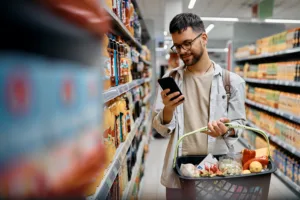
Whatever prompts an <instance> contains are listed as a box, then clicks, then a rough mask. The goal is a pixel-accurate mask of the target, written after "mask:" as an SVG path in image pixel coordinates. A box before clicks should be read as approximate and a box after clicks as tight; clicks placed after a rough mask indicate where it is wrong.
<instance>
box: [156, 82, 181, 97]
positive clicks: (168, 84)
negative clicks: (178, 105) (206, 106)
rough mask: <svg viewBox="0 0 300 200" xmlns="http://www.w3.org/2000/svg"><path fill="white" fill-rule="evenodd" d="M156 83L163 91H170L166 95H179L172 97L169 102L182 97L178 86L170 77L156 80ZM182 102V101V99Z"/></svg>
mask: <svg viewBox="0 0 300 200" xmlns="http://www.w3.org/2000/svg"><path fill="white" fill-rule="evenodd" d="M158 83H159V85H160V86H161V88H162V89H163V90H165V89H170V92H168V94H167V95H169V94H172V93H174V92H179V93H180V94H179V95H178V96H176V97H173V98H172V99H171V100H174V99H176V98H177V97H179V96H180V95H182V92H181V91H180V89H179V87H178V85H177V84H176V82H175V80H174V79H173V78H172V77H166V78H161V79H158ZM182 100H184V99H182Z"/></svg>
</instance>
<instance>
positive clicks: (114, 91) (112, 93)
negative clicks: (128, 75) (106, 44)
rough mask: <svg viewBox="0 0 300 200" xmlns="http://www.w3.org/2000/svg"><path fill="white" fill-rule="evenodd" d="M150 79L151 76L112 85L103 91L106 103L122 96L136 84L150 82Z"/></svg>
mask: <svg viewBox="0 0 300 200" xmlns="http://www.w3.org/2000/svg"><path fill="white" fill-rule="evenodd" d="M150 81H151V78H143V79H138V80H134V81H132V82H130V83H126V84H123V85H119V86H116V87H112V88H110V89H109V90H107V91H105V92H104V93H103V99H104V103H105V102H108V101H110V100H112V99H114V98H116V97H118V96H120V95H121V94H124V93H126V92H128V91H130V90H131V89H132V88H134V87H136V86H139V85H142V84H143V83H146V82H150Z"/></svg>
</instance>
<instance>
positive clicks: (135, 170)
mask: <svg viewBox="0 0 300 200" xmlns="http://www.w3.org/2000/svg"><path fill="white" fill-rule="evenodd" d="M145 143H146V141H145V138H144V137H143V139H142V142H141V144H140V146H139V149H138V152H137V160H136V162H135V165H134V167H133V170H132V175H131V180H130V182H129V183H128V185H127V188H126V189H125V192H124V194H123V197H122V199H123V200H126V199H128V195H129V194H130V192H131V191H132V187H133V185H134V183H135V179H136V176H137V174H138V171H139V168H140V166H141V162H142V156H143V153H144V147H145Z"/></svg>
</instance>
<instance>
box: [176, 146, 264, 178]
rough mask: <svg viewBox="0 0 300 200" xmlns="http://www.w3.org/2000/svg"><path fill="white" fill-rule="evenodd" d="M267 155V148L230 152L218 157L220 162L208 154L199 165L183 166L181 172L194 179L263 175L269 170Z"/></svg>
mask: <svg viewBox="0 0 300 200" xmlns="http://www.w3.org/2000/svg"><path fill="white" fill-rule="evenodd" d="M267 155H268V154H267V149H266V148H264V149H257V150H250V149H244V150H243V151H242V152H237V153H232V152H230V153H228V154H227V155H224V156H221V157H218V160H217V158H215V157H214V156H213V155H212V154H208V155H207V156H206V157H205V158H204V159H203V160H202V161H201V163H199V165H194V164H191V163H187V164H181V166H180V171H181V173H182V175H183V176H186V177H192V178H197V177H215V176H236V175H245V174H251V173H261V172H264V171H265V170H267V165H268V163H269V158H268V156H267Z"/></svg>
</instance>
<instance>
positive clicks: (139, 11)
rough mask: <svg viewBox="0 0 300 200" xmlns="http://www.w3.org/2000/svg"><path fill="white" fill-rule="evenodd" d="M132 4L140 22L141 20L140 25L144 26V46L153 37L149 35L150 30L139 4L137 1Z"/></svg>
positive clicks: (134, 0)
mask: <svg viewBox="0 0 300 200" xmlns="http://www.w3.org/2000/svg"><path fill="white" fill-rule="evenodd" d="M131 2H132V4H133V5H134V8H135V11H136V13H137V14H138V16H139V20H140V23H141V26H142V35H141V36H142V41H143V44H145V43H147V42H148V41H149V40H150V39H151V36H150V33H149V31H148V28H147V26H146V23H145V20H144V17H143V15H142V11H141V9H140V7H139V5H138V3H137V0H132V1H131Z"/></svg>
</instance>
